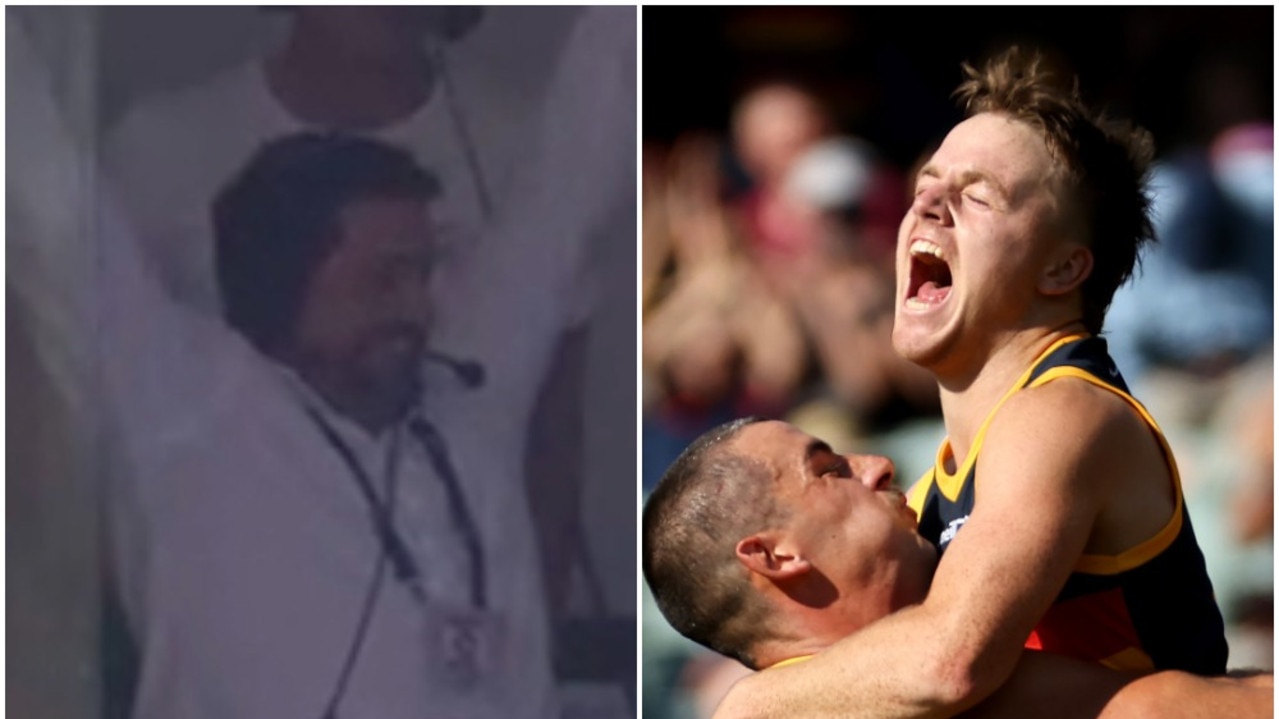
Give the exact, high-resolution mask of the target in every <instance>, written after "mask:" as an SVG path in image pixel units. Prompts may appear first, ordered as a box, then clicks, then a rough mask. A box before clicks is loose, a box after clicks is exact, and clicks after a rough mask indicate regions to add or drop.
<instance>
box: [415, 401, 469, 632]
mask: <svg viewBox="0 0 1279 719" xmlns="http://www.w3.org/2000/svg"><path fill="white" fill-rule="evenodd" d="M408 427H409V432H411V433H412V434H413V436H414V437H415V438H416V439H417V441H418V442H420V443H421V444H422V448H423V449H425V450H426V456H427V457H428V458H429V459H430V460H431V466H432V467H434V468H435V473H436V474H437V475H439V477H440V481H442V482H443V483H444V491H445V494H446V495H447V497H448V503H449V510H450V513H451V514H452V516H453V522H454V524H455V525H456V527H457V530H458V532H459V533H460V534H461V535H462V542H463V544H464V545H465V546H466V553H467V554H468V555H469V557H470V560H471V604H472V606H474V607H475V608H477V609H484V608H485V607H487V606H488V594H487V591H486V589H487V587H486V583H485V575H484V548H483V544H482V542H481V541H480V532H479V528H478V527H477V526H476V524H475V517H474V516H472V515H471V512H470V510H469V509H468V508H467V505H466V497H465V495H463V494H462V485H461V483H460V482H459V481H458V478H457V472H455V471H454V469H453V462H452V461H450V460H449V453H448V448H447V447H446V446H445V444H444V437H443V436H441V435H440V432H439V430H437V429H436V428H435V426H434V425H432V424H431V423H430V422H428V421H426V419H425V418H424V417H422V416H421V415H419V414H414V415H413V417H412V418H410V419H409V423H408Z"/></svg>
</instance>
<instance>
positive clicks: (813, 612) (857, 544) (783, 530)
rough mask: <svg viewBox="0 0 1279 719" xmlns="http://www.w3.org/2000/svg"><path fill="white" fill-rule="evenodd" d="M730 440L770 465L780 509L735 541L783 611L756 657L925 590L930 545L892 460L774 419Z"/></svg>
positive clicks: (767, 657)
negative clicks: (781, 624) (782, 624)
mask: <svg viewBox="0 0 1279 719" xmlns="http://www.w3.org/2000/svg"><path fill="white" fill-rule="evenodd" d="M733 445H734V447H733V449H734V451H736V452H739V453H741V454H743V455H745V456H748V457H751V458H754V459H756V460H758V461H759V462H761V463H762V464H763V465H764V466H765V467H766V468H767V469H768V470H769V475H770V476H771V478H772V479H771V481H772V482H773V491H774V499H775V501H776V502H777V503H778V505H779V510H780V511H779V512H778V513H777V520H776V521H775V522H772V523H771V524H772V525H773V526H772V528H770V529H768V530H765V531H763V532H759V533H756V534H754V535H751V536H749V537H747V538H745V539H742V540H741V541H740V542H739V543H738V546H737V553H738V558H739V560H740V561H742V563H743V564H745V565H746V567H747V568H748V569H750V570H751V571H752V576H751V582H752V583H753V584H754V586H755V588H756V590H757V591H759V592H760V593H761V594H762V595H763V596H765V597H768V598H770V600H771V601H773V602H775V603H779V604H780V605H782V606H783V607H784V609H783V610H782V612H781V613H780V614H781V615H782V616H785V617H786V620H787V621H786V627H787V628H779V629H781V631H780V632H778V634H779V635H780V636H779V638H778V639H777V640H774V641H769V642H765V643H764V645H763V646H761V647H758V648H757V649H756V655H757V657H758V660H759V661H760V663H761V664H763V665H768V664H771V663H774V662H776V661H780V660H782V659H785V658H789V657H793V656H799V655H803V654H806V653H812V652H815V651H818V650H819V649H820V648H822V647H823V646H826V645H828V644H829V643H830V642H833V641H835V640H837V639H838V638H839V637H841V636H844V635H846V634H848V633H851V632H853V631H856V630H857V629H860V628H861V627H863V626H865V625H866V624H868V623H870V622H872V621H874V620H876V619H878V618H880V617H882V616H885V615H886V614H889V613H891V612H893V611H896V610H898V609H900V608H901V607H903V606H906V605H909V604H912V603H915V602H918V601H921V600H922V599H923V597H924V596H925V595H926V594H927V591H928V582H929V579H930V578H931V576H932V571H933V568H934V567H935V565H936V556H937V555H936V550H935V549H934V548H933V546H932V545H931V544H929V543H928V542H927V541H926V540H925V539H924V538H923V537H921V536H920V535H919V533H918V531H916V525H917V520H916V516H915V512H914V510H912V509H910V508H909V507H907V506H906V499H905V497H904V496H903V494H902V493H901V491H900V490H899V489H897V488H896V487H895V486H894V484H893V465H892V462H891V461H889V460H888V459H886V458H884V457H879V456H874V455H857V454H848V455H841V454H836V453H835V452H834V451H832V450H831V448H830V447H829V446H828V445H827V444H826V443H825V442H822V441H820V440H817V439H815V438H813V437H811V436H809V435H808V434H805V433H804V432H802V431H800V430H799V429H797V428H795V427H793V426H791V425H789V424H785V423H783V422H761V423H759V424H754V425H750V426H748V427H746V428H744V429H743V430H742V431H741V432H740V433H739V434H738V436H737V437H736V438H734V440H733ZM787 629H789V631H788V630H787Z"/></svg>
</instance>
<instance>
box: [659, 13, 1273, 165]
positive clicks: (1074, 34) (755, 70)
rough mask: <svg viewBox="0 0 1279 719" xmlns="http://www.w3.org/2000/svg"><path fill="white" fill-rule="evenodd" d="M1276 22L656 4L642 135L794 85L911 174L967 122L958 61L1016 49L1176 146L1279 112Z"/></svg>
mask: <svg viewBox="0 0 1279 719" xmlns="http://www.w3.org/2000/svg"><path fill="white" fill-rule="evenodd" d="M1273 27H1274V20H1273V8H1271V7H1230V8H1226V7H1138V8H1122V7H1120V8H1105V7H1039V8H1017V7H855V8H835V7H788V8H767V7H760V8H675V7H646V8H645V9H644V28H643V30H644V31H643V40H642V41H643V49H644V78H643V92H644V104H643V126H642V127H643V133H644V137H645V139H647V140H659V141H661V140H670V139H672V138H673V137H675V136H676V135H678V134H680V133H681V132H682V131H685V130H691V129H704V130H713V131H723V130H725V129H727V125H728V117H729V111H730V109H731V106H732V102H733V100H734V98H736V97H738V96H740V95H741V93H742V92H743V91H744V90H745V89H746V88H749V87H750V86H751V85H753V84H755V83H758V82H761V81H763V80H766V79H780V78H786V79H792V80H797V81H799V82H801V83H803V84H805V85H807V86H808V87H810V88H811V89H813V90H815V91H816V92H817V93H818V95H819V96H820V97H822V98H823V99H825V100H826V101H827V102H828V103H829V104H830V105H831V107H832V109H833V110H834V112H835V116H836V118H837V121H838V124H839V126H840V128H841V129H842V130H844V131H846V132H851V133H853V134H856V135H860V136H862V137H864V138H866V139H867V140H870V141H871V142H872V143H874V144H876V145H877V146H879V148H880V149H881V151H883V152H884V153H885V155H886V156H887V157H888V158H889V159H891V160H893V161H895V162H896V163H898V164H899V165H909V164H910V163H911V162H912V161H913V160H914V158H915V156H916V153H918V152H919V151H920V149H921V148H922V147H923V146H924V145H926V144H927V143H928V142H930V141H933V140H937V139H940V137H941V136H942V135H944V133H945V132H946V130H948V129H949V128H950V127H951V126H952V125H954V124H955V123H956V122H957V121H958V120H959V119H961V118H960V115H959V112H958V110H957V109H956V108H955V105H954V103H953V102H952V101H951V100H950V93H951V92H952V91H953V90H954V88H955V86H956V85H958V84H959V82H960V79H961V74H960V63H961V62H963V61H965V60H967V61H968V62H970V63H973V64H979V63H980V62H981V61H982V60H983V59H984V58H985V57H986V56H988V55H990V54H992V53H993V52H995V51H997V50H998V49H1000V48H1002V47H1004V46H1006V45H1008V44H1012V43H1018V44H1022V45H1025V46H1033V47H1037V48H1039V49H1041V50H1043V51H1045V52H1047V53H1048V54H1049V55H1050V57H1051V58H1052V59H1053V60H1054V61H1056V62H1058V63H1061V64H1062V65H1063V66H1065V67H1067V68H1069V69H1071V70H1073V71H1074V72H1075V73H1077V74H1078V76H1079V79H1080V82H1081V86H1082V88H1083V89H1084V97H1085V99H1087V100H1089V101H1091V102H1095V103H1099V104H1101V105H1102V106H1104V107H1107V108H1109V109H1111V110H1112V111H1113V112H1114V114H1117V115H1120V116H1124V117H1129V118H1131V119H1133V120H1135V121H1136V122H1137V123H1138V124H1141V125H1143V126H1144V127H1146V128H1148V129H1149V130H1151V131H1152V132H1153V133H1154V134H1155V137H1156V139H1157V140H1158V142H1159V146H1160V149H1161V150H1169V149H1171V148H1173V147H1176V146H1179V145H1181V144H1184V143H1190V142H1193V143H1203V142H1204V141H1206V140H1207V139H1208V138H1209V137H1210V136H1211V135H1212V134H1213V133H1214V132H1215V131H1216V130H1218V129H1220V128H1221V127H1222V126H1224V125H1226V124H1230V123H1231V122H1232V121H1234V120H1238V119H1239V117H1240V116H1241V115H1246V116H1250V117H1252V118H1254V119H1256V118H1270V117H1271V116H1272V115H1273V111H1272V108H1273V105H1274V94H1273V85H1274V80H1273V67H1274V62H1273Z"/></svg>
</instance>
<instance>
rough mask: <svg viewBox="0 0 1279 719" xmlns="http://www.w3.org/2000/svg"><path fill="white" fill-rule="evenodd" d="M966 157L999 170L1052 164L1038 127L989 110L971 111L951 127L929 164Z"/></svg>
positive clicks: (1044, 167)
mask: <svg viewBox="0 0 1279 719" xmlns="http://www.w3.org/2000/svg"><path fill="white" fill-rule="evenodd" d="M965 161H968V162H974V163H980V164H982V165H986V166H988V169H998V170H1017V169H1025V170H1034V169H1038V170H1046V169H1049V168H1050V167H1051V166H1052V164H1053V158H1052V155H1051V153H1050V152H1049V151H1048V145H1047V143H1046V141H1045V140H1044V136H1043V134H1042V133H1041V132H1040V131H1039V130H1037V129H1035V128H1034V127H1031V126H1030V125H1029V124H1027V123H1025V122H1022V121H1021V120H1017V119H1014V118H1012V117H1009V116H1008V115H1002V114H997V113H990V112H986V113H981V114H979V115H974V116H972V117H970V118H968V119H967V120H964V121H963V122H961V123H959V124H958V125H956V126H955V127H954V128H953V129H951V131H950V133H948V134H947V135H946V139H945V140H943V141H942V144H941V147H939V148H938V149H937V151H936V152H935V153H933V157H932V158H931V159H930V161H929V163H928V164H929V165H933V164H934V163H941V162H946V163H950V162H959V163H962V162H965ZM1036 165H1037V166H1038V167H1037V168H1036V167H1034V166H1036Z"/></svg>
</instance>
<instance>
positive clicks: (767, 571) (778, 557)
mask: <svg viewBox="0 0 1279 719" xmlns="http://www.w3.org/2000/svg"><path fill="white" fill-rule="evenodd" d="M737 561H739V562H741V563H742V564H743V565H744V566H745V567H746V568H747V569H749V570H750V571H751V572H754V573H755V574H758V575H760V576H763V577H767V578H769V579H771V580H773V581H775V582H776V581H782V580H786V579H793V578H795V577H798V576H800V575H803V574H805V573H807V572H808V571H809V570H810V569H812V565H811V564H809V562H808V560H807V559H805V558H804V557H802V556H801V555H800V554H799V552H797V551H795V550H794V548H793V547H790V546H789V543H788V542H786V541H784V539H783V538H782V536H781V535H780V534H778V533H775V532H761V533H759V534H752V535H751V536H749V537H747V538H745V539H743V540H742V541H740V542H738V543H737Z"/></svg>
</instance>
